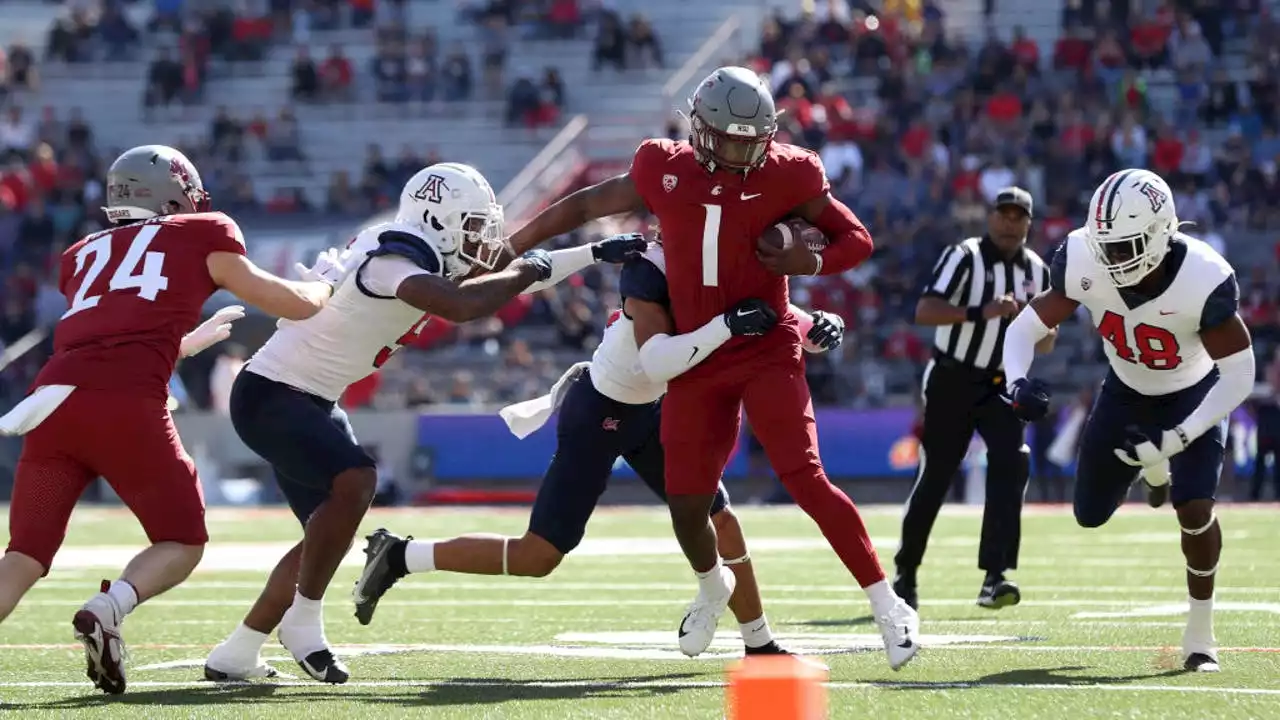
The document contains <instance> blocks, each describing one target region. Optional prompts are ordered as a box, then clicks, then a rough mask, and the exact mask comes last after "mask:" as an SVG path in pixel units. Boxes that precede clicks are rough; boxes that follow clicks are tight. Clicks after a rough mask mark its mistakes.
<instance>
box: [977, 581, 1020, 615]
mask: <svg viewBox="0 0 1280 720" xmlns="http://www.w3.org/2000/svg"><path fill="white" fill-rule="evenodd" d="M1020 602H1022V591H1021V590H1019V589H1018V584H1017V583H1014V582H1010V581H1009V580H1005V579H1004V578H1000V579H998V580H995V581H994V582H987V583H983V585H982V591H981V592H979V593H978V605H979V606H981V607H984V608H991V609H992V610H999V609H1000V608H1005V607H1012V606H1014V605H1017V604H1018V603H1020Z"/></svg>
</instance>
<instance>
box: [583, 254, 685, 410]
mask: <svg viewBox="0 0 1280 720" xmlns="http://www.w3.org/2000/svg"><path fill="white" fill-rule="evenodd" d="M631 262H632V263H636V264H642V265H640V267H642V268H644V269H645V270H647V272H643V273H639V274H642V275H644V276H645V279H644V281H643V282H645V283H646V285H647V288H646V291H647V295H646V297H643V298H641V299H646V300H648V299H653V297H654V296H657V295H663V296H665V295H666V274H667V262H666V258H665V256H664V255H663V254H662V246H660V245H657V244H650V245H649V249H648V250H646V251H645V253H644V255H643V256H642V257H641V258H640V259H638V260H633V261H631ZM633 269H634V266H633V267H632V268H624V270H623V272H624V274H625V276H626V279H625V280H624V281H623V283H622V290H623V294H624V296H625V295H626V291H627V290H628V287H627V286H628V284H629V283H630V281H631V276H632V275H633V274H636V273H632V272H630V271H631V270H633ZM654 270H656V272H654ZM590 372H591V383H592V384H593V385H595V388H596V390H598V391H599V392H600V394H601V395H604V396H605V397H607V398H610V399H613V400H617V401H618V402H621V403H628V404H631V405H641V404H644V403H651V402H654V401H655V400H657V399H658V398H661V397H662V395H663V394H664V393H666V391H667V384H666V383H664V382H655V381H654V380H652V379H650V377H649V376H648V375H646V374H645V372H644V368H643V367H642V366H641V365H640V348H638V347H636V333H635V326H634V325H633V324H632V322H631V318H629V317H627V314H626V313H624V312H617V313H615V314H614V316H613V318H611V321H610V323H609V326H608V327H606V328H605V331H604V337H602V338H601V339H600V344H599V345H598V346H596V351H595V353H594V354H593V355H592V356H591V366H590Z"/></svg>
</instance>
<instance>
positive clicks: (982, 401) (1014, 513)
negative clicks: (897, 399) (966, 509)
mask: <svg viewBox="0 0 1280 720" xmlns="http://www.w3.org/2000/svg"><path fill="white" fill-rule="evenodd" d="M922 384H923V394H924V403H925V405H924V432H923V438H922V439H921V443H920V445H921V447H920V467H919V469H918V470H917V472H916V484H915V487H913V488H912V489H911V497H910V498H909V499H908V500H907V512H906V515H905V517H904V518H903V520H902V541H901V543H900V544H899V549H898V554H897V555H896V556H895V557H894V563H895V564H896V566H897V568H898V570H899V571H903V570H914V569H915V568H916V567H917V566H919V565H920V563H921V561H922V560H923V559H924V551H925V547H926V546H927V545H928V543H929V533H930V532H931V531H932V530H933V522H934V520H936V519H937V518H938V510H940V509H941V508H942V503H943V501H944V500H945V499H946V496H947V490H948V489H949V488H950V487H951V483H952V480H953V479H954V478H955V476H956V473H957V471H959V469H960V463H961V462H962V461H963V460H964V456H965V453H966V452H967V451H968V449H969V443H970V441H971V440H972V438H973V433H974V431H975V430H976V431H977V432H978V433H979V434H980V435H981V436H982V439H983V440H984V441H985V442H986V445H987V492H986V498H987V502H986V509H985V510H984V512H983V515H982V540H981V542H980V544H979V546H978V567H979V568H981V569H982V570H985V571H987V572H989V573H1000V572H1004V571H1005V570H1013V569H1015V568H1017V567H1018V545H1019V543H1020V542H1021V539H1022V500H1023V495H1024V494H1025V493H1026V489H1027V477H1028V474H1029V471H1030V462H1029V453H1028V450H1027V446H1026V444H1025V443H1024V441H1023V435H1024V433H1023V423H1022V421H1020V420H1019V419H1018V418H1017V416H1016V415H1014V414H1013V409H1012V408H1010V407H1009V405H1008V404H1007V403H1006V402H1005V401H1004V400H1003V399H1002V398H1001V393H1002V392H1003V390H1004V374H1003V373H994V372H988V371H984V370H976V369H974V368H971V367H968V366H965V365H963V364H961V363H958V362H956V361H954V360H951V359H949V358H937V359H935V360H933V361H931V362H930V363H929V365H928V367H927V368H926V369H925V373H924V379H923V382H922Z"/></svg>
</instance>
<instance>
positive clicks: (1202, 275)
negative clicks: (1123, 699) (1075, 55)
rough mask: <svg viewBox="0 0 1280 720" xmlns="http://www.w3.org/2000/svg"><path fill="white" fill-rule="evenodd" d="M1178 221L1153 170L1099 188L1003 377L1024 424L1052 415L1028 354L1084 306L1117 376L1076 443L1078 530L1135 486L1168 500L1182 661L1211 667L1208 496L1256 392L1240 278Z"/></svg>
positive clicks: (1215, 550)
mask: <svg viewBox="0 0 1280 720" xmlns="http://www.w3.org/2000/svg"><path fill="white" fill-rule="evenodd" d="M1178 226H1179V223H1178V214H1177V212H1176V208H1175V207H1174V204H1173V191H1172V190H1170V189H1169V185H1168V183H1166V182H1165V181H1164V179H1163V178H1161V177H1160V176H1159V175H1156V174H1155V173H1153V172H1151V171H1149V170H1139V169H1130V170H1121V171H1120V172H1117V173H1114V174H1113V175H1111V176H1110V177H1108V178H1107V179H1106V180H1104V181H1103V182H1102V185H1100V186H1098V189H1097V191H1095V192H1094V194H1093V199H1092V201H1090V203H1089V216H1088V220H1087V222H1086V223H1085V225H1084V227H1081V228H1079V229H1077V230H1074V231H1072V232H1071V234H1070V235H1068V236H1067V239H1066V240H1065V241H1063V243H1062V245H1061V246H1059V247H1058V250H1057V252H1056V253H1055V254H1054V256H1053V260H1052V262H1051V263H1050V271H1049V283H1050V289H1049V290H1047V291H1045V292H1043V293H1041V294H1040V295H1038V296H1036V297H1035V299H1033V300H1032V301H1031V304H1030V306H1029V308H1028V309H1026V310H1023V311H1022V312H1021V313H1020V314H1019V315H1018V317H1017V318H1016V319H1015V320H1014V321H1013V324H1011V325H1010V326H1009V329H1008V331H1006V334H1005V341H1004V369H1005V373H1006V376H1007V377H1008V380H1009V392H1010V398H1009V399H1010V401H1011V403H1012V404H1013V407H1014V409H1015V411H1017V412H1018V414H1019V415H1020V416H1022V418H1023V419H1025V420H1029V421H1034V420H1037V419H1039V418H1042V417H1044V416H1045V414H1046V413H1047V412H1048V409H1049V392H1048V386H1047V385H1046V384H1045V383H1044V382H1042V381H1040V380H1035V379H1029V378H1028V377H1027V373H1028V372H1029V371H1030V369H1031V360H1032V358H1033V357H1034V352H1033V351H1032V347H1033V346H1034V345H1035V344H1036V342H1037V341H1039V340H1040V339H1041V338H1043V337H1045V336H1047V335H1048V333H1049V332H1050V330H1051V329H1052V328H1056V327H1058V325H1059V324H1061V323H1062V322H1064V321H1066V320H1067V318H1069V317H1071V316H1072V315H1074V314H1075V312H1076V310H1077V309H1078V308H1079V307H1080V306H1081V305H1084V306H1085V308H1087V309H1088V310H1089V315H1090V317H1092V318H1093V323H1094V325H1096V326H1097V328H1098V334H1099V335H1101V336H1102V339H1103V340H1104V341H1105V342H1104V343H1103V348H1104V349H1105V350H1106V353H1107V361H1108V362H1109V364H1110V365H1111V372H1110V373H1109V374H1108V375H1107V377H1106V379H1105V380H1103V382H1102V388H1101V389H1100V390H1099V391H1098V394H1097V396H1096V398H1095V400H1094V403H1093V409H1092V411H1091V412H1090V413H1089V419H1088V420H1087V421H1086V422H1085V426H1084V430H1083V431H1082V433H1081V437H1080V454H1079V460H1078V462H1077V463H1076V489H1075V516H1076V522H1078V523H1079V524H1080V525H1081V526H1083V527H1090V528H1094V527H1099V526H1101V525H1103V524H1104V523H1106V522H1107V520H1109V519H1110V518H1111V516H1112V515H1113V514H1114V513H1115V512H1116V510H1118V509H1119V508H1120V505H1121V504H1123V503H1124V501H1125V498H1126V497H1128V495H1129V488H1130V487H1131V486H1132V485H1133V484H1134V483H1135V482H1136V481H1137V480H1138V479H1139V478H1142V480H1143V481H1144V482H1145V484H1146V486H1147V487H1146V490H1147V493H1148V501H1149V502H1150V504H1151V505H1153V506H1157V507H1158V506H1160V505H1163V504H1164V502H1165V500H1166V499H1168V498H1170V497H1171V498H1172V500H1173V509H1174V511H1175V512H1176V513H1177V515H1178V524H1179V525H1180V526H1181V528H1182V554H1183V556H1184V557H1185V558H1186V561H1187V564H1186V568H1187V593H1188V596H1189V597H1188V606H1189V611H1188V613H1187V626H1186V630H1185V631H1184V633H1183V636H1182V659H1183V664H1184V666H1185V668H1186V669H1187V670H1191V671H1195V672H1216V671H1217V670H1218V669H1219V668H1218V650H1217V642H1216V641H1215V639H1214V633H1213V594H1214V578H1215V576H1216V574H1217V572H1218V559H1219V558H1220V557H1221V554H1222V529H1221V528H1220V527H1219V525H1218V520H1217V517H1216V516H1215V515H1214V511H1213V508H1214V495H1215V494H1216V493H1217V489H1218V478H1219V475H1220V474H1221V472H1222V463H1223V453H1224V445H1225V439H1226V438H1225V436H1226V430H1225V427H1224V422H1225V420H1226V418H1227V416H1228V415H1230V414H1231V411H1233V410H1235V409H1236V408H1237V407H1239V406H1240V403H1242V402H1244V401H1245V399H1246V398H1248V397H1249V393H1251V392H1252V391H1253V381H1254V375H1255V365H1254V357H1253V340H1252V339H1251V338H1250V336H1249V329H1248V328H1247V327H1246V326H1245V324H1244V321H1243V320H1242V319H1241V318H1240V315H1239V313H1238V312H1237V310H1238V308H1239V305H1240V287H1239V285H1238V284H1237V282H1236V275H1235V271H1234V270H1232V268H1231V265H1230V264H1228V263H1227V261H1226V260H1224V259H1223V258H1222V256H1221V255H1219V254H1218V253H1217V252H1216V251H1215V250H1214V249H1213V248H1211V247H1209V245H1207V244H1206V243H1204V242H1201V241H1200V240H1197V239H1195V238H1193V237H1190V236H1188V235H1184V234H1182V233H1181V232H1179V231H1178ZM1171 475H1172V480H1171V477H1170V476H1171Z"/></svg>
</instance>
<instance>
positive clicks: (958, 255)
mask: <svg viewBox="0 0 1280 720" xmlns="http://www.w3.org/2000/svg"><path fill="white" fill-rule="evenodd" d="M972 265H973V256H971V255H970V254H969V253H967V252H965V249H964V248H963V247H961V246H959V245H952V246H951V247H949V248H947V249H946V252H944V253H942V257H940V258H938V262H937V264H935V265H934V266H933V274H932V275H931V276H930V277H929V285H928V286H927V287H926V288H925V289H924V295H925V297H931V296H932V297H940V298H943V299H947V300H949V299H950V298H951V296H952V295H954V294H955V292H956V290H958V289H959V288H960V285H961V283H963V282H964V281H965V280H966V279H967V278H968V277H969V272H970V270H971V268H972Z"/></svg>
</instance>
